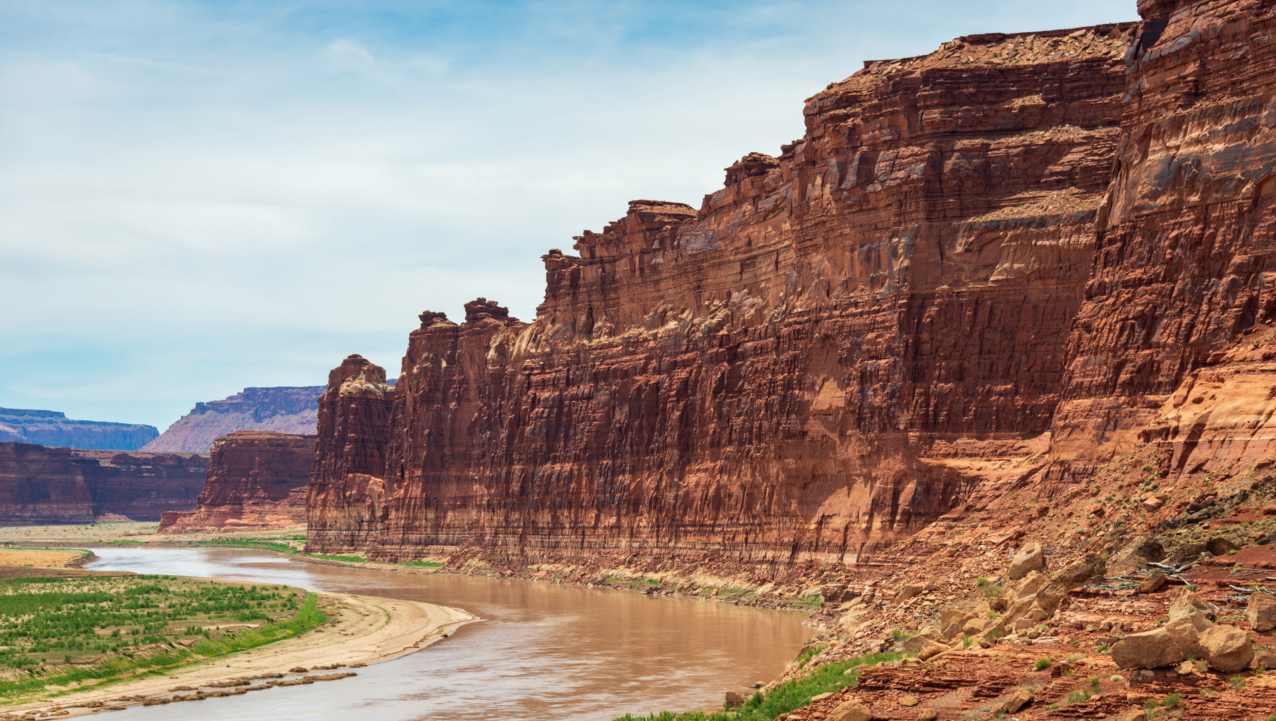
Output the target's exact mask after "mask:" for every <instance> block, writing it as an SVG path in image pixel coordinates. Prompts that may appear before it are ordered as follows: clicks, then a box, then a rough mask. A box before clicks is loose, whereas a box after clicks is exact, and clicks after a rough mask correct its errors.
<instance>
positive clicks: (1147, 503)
mask: <svg viewBox="0 0 1276 721" xmlns="http://www.w3.org/2000/svg"><path fill="white" fill-rule="evenodd" d="M1164 505H1165V498H1164V497H1163V496H1152V497H1151V498H1145V499H1143V510H1145V511H1147V512H1148V513H1152V512H1154V511H1158V510H1160V508H1161V506H1164Z"/></svg>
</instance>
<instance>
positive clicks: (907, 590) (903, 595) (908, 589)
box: [895, 583, 926, 605]
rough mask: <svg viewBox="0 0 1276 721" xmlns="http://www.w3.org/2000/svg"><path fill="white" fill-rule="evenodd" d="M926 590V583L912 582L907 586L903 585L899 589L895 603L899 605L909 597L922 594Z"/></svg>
mask: <svg viewBox="0 0 1276 721" xmlns="http://www.w3.org/2000/svg"><path fill="white" fill-rule="evenodd" d="M925 592H926V586H925V584H921V583H910V584H907V585H905V586H901V587H900V589H899V592H898V593H896V594H895V603H896V604H897V605H898V604H901V603H903V602H905V601H907V600H908V599H910V598H913V597H914V596H920V595H922V594H923V593H925Z"/></svg>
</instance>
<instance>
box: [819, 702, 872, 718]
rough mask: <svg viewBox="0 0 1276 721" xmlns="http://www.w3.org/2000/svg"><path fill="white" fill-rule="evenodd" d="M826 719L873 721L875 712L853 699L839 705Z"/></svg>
mask: <svg viewBox="0 0 1276 721" xmlns="http://www.w3.org/2000/svg"><path fill="white" fill-rule="evenodd" d="M826 718H827V719H828V721H873V712H872V711H869V710H868V707H867V706H865V705H864V704H862V703H860V702H859V701H856V700H855V699H851V700H849V701H844V702H843V703H841V704H840V705H838V707H837V708H835V709H833V711H832V712H831V713H830V714H829V715H828V716H827V717H826Z"/></svg>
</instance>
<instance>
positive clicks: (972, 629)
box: [961, 618, 988, 636]
mask: <svg viewBox="0 0 1276 721" xmlns="http://www.w3.org/2000/svg"><path fill="white" fill-rule="evenodd" d="M987 627H988V619H986V618H972V619H970V620H969V621H967V622H966V625H964V626H962V627H961V634H962V635H963V636H978V635H979V634H981V633H983V632H984V629H985V628H987Z"/></svg>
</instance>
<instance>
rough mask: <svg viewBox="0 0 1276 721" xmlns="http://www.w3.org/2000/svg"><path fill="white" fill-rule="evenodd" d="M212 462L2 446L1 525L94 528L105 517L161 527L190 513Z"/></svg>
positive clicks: (195, 456)
mask: <svg viewBox="0 0 1276 721" xmlns="http://www.w3.org/2000/svg"><path fill="white" fill-rule="evenodd" d="M207 468H208V456H203V455H199V454H194V453H141V452H133V453H120V452H115V451H86V450H74V449H70V448H47V447H45V446H36V445H29V444H26V443H0V523H3V524H18V525H22V524H35V523H41V524H44V523H90V522H92V521H93V520H94V519H95V518H98V517H101V516H127V517H128V518H131V519H133V520H135V521H158V520H159V519H160V515H161V514H163V513H164V512H165V511H174V510H187V509H190V508H192V507H194V505H195V499H196V497H197V496H198V495H199V492H200V489H201V488H202V487H203V479H204V473H205V471H206V470H207Z"/></svg>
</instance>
